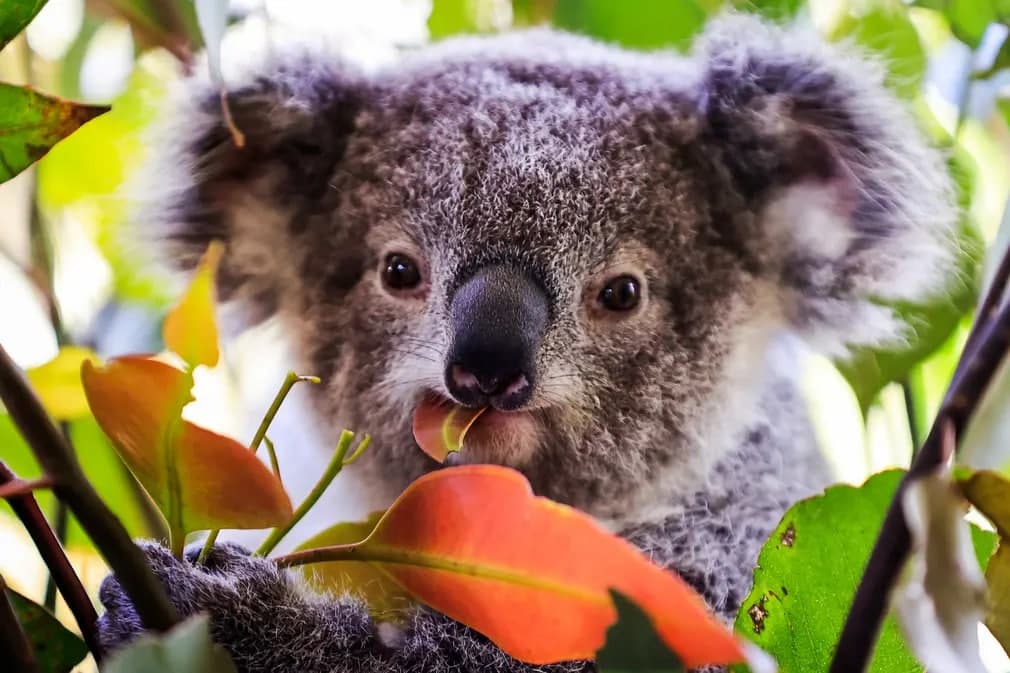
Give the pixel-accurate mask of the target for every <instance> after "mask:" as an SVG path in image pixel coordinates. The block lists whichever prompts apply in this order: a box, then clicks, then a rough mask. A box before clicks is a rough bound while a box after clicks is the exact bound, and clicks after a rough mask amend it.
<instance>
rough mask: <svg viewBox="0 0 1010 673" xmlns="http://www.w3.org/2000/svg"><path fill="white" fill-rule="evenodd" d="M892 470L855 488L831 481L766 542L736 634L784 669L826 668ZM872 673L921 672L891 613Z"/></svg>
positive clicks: (891, 485) (896, 477)
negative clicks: (757, 646)
mask: <svg viewBox="0 0 1010 673" xmlns="http://www.w3.org/2000/svg"><path fill="white" fill-rule="evenodd" d="M901 477H902V472H901V471H899V470H891V471H887V472H882V473H880V474H877V475H874V476H873V477H870V479H868V480H867V481H866V483H865V484H863V485H862V486H860V487H858V488H856V487H852V486H848V485H839V486H832V487H830V488H828V489H827V490H826V491H825V492H824V493H823V494H822V495H818V496H815V497H812V498H809V499H806V500H802V501H800V502H799V503H797V504H796V505H794V506H793V507H792V508H791V509H790V510H789V511H788V512H786V514H785V516H784V517H783V518H782V521H781V523H779V525H778V527H777V528H776V529H775V531H774V532H773V533H772V535H771V537H770V538H769V539H768V542H766V543H765V546H764V548H763V549H762V550H761V555H760V557H759V558H758V565H757V570H755V572H754V588H753V589H752V590H751V593H750V595H749V596H747V598H746V599H745V600H744V601H743V603H742V605H741V607H740V612H739V614H738V615H737V619H736V631H737V632H738V633H740V634H742V635H744V636H745V637H747V638H749V639H751V640H752V641H754V642H755V643H756V644H757V645H759V646H760V647H761V648H762V649H763V650H764V651H766V652H767V653H768V654H770V655H771V656H772V657H774V658H775V659H776V660H777V661H778V665H779V671H780V672H781V673H810V672H811V671H826V670H828V668H829V664H830V662H831V655H832V648H833V646H834V644H835V642H837V640H838V635H839V634H840V633H841V630H842V624H843V623H844V621H845V617H846V615H847V613H848V611H849V606H850V605H851V604H852V598H853V596H854V595H855V591H856V586H857V585H858V583H859V579H860V577H861V576H862V573H863V569H864V568H865V567H866V561H867V559H868V558H869V555H870V550H871V549H872V547H873V543H874V541H875V539H876V537H877V533H878V532H879V530H880V526H881V524H882V523H883V520H884V514H885V512H886V511H887V507H888V505H889V504H890V502H891V500H892V498H893V497H894V493H895V491H896V489H897V487H898V482H899V481H900V480H901ZM868 670H869V671H872V672H873V673H891V672H898V671H901V672H903V673H904V672H910V671H920V670H922V667H921V666H920V665H919V664H918V663H917V662H916V660H915V658H914V657H913V656H912V653H911V652H909V650H908V649H907V647H906V646H905V644H904V642H903V641H902V638H901V635H900V633H899V631H898V628H897V625H896V624H895V621H894V619H893V617H888V618H887V620H886V621H885V622H884V627H883V629H882V631H881V634H880V639H879V641H878V643H877V647H876V650H875V652H874V656H873V660H872V663H871V665H870V668H869V669H868Z"/></svg>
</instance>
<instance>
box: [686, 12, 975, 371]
mask: <svg viewBox="0 0 1010 673" xmlns="http://www.w3.org/2000/svg"><path fill="white" fill-rule="evenodd" d="M811 33H812V31H811V30H810V29H807V30H805V31H800V30H789V29H783V28H780V27H776V26H772V25H769V24H767V23H765V22H763V21H761V20H758V19H756V18H752V17H746V16H741V15H729V16H726V17H723V18H720V19H718V20H716V21H715V22H713V23H712V24H711V25H710V26H709V28H708V30H707V31H706V34H705V35H704V36H703V38H702V39H701V40H700V43H699V44H698V46H697V47H696V50H695V53H694V57H695V58H696V59H697V60H698V62H699V65H700V67H701V70H702V72H703V73H704V74H703V77H702V80H701V85H700V87H701V88H700V92H699V105H700V107H701V113H702V115H703V119H704V123H703V126H704V128H705V130H704V131H703V135H702V140H703V142H705V143H706V145H707V148H706V149H707V151H709V152H710V155H711V156H714V157H715V158H716V160H717V162H718V165H719V166H721V167H722V168H721V169H722V170H724V171H725V173H726V174H727V179H728V180H729V181H730V182H731V183H732V184H733V186H734V191H735V192H736V193H737V194H739V195H740V196H741V197H742V198H743V199H744V201H745V203H746V210H747V211H748V212H749V213H750V214H751V215H750V218H751V222H750V223H749V224H748V225H745V226H744V228H745V229H746V230H747V231H744V232H740V234H741V235H742V236H744V237H745V238H746V239H747V241H748V244H749V246H750V250H749V252H750V254H752V255H753V256H754V257H755V259H756V260H757V262H758V267H759V268H760V269H761V270H762V273H764V274H767V275H768V276H769V277H770V278H771V279H772V280H773V281H774V285H773V286H774V287H776V288H777V290H776V291H777V292H778V293H779V295H780V299H781V302H780V303H781V306H782V309H783V311H784V314H785V315H786V317H787V319H788V320H789V322H790V323H791V325H792V326H793V327H795V328H796V329H797V330H798V331H799V332H800V333H802V334H803V335H804V336H805V337H806V338H807V339H808V340H809V341H811V342H812V343H813V344H814V345H815V346H816V347H819V348H821V349H822V350H824V351H826V352H829V353H832V354H839V353H841V352H844V350H845V348H846V346H847V345H849V344H859V343H874V342H879V341H881V340H886V339H888V338H890V337H893V336H895V334H896V325H895V321H894V319H893V316H892V315H891V313H890V311H888V310H887V309H886V308H884V307H883V306H882V305H881V304H880V300H894V299H900V300H916V299H922V298H924V297H925V296H927V295H929V294H931V293H936V292H941V291H943V289H944V287H945V283H946V282H947V281H948V280H949V278H950V276H949V274H950V273H951V272H952V271H953V267H954V264H953V257H954V250H955V246H954V236H953V232H954V229H955V226H956V223H957V209H956V206H955V198H954V193H953V188H952V184H951V181H950V178H949V176H948V174H947V171H946V168H945V165H944V161H943V157H942V155H941V154H940V153H939V152H938V151H936V150H935V149H933V148H932V147H930V146H929V143H928V142H927V141H926V139H925V138H924V136H923V134H922V133H921V131H920V130H919V128H918V127H917V124H916V122H915V120H914V118H913V116H912V115H911V113H910V112H909V111H908V109H907V108H906V106H905V105H904V104H903V103H902V102H900V101H899V100H898V99H897V98H896V97H895V96H894V95H893V94H891V93H890V92H889V91H888V90H887V89H886V87H885V85H884V76H883V69H882V68H880V67H878V64H875V63H873V62H872V61H869V60H867V59H866V58H863V57H861V56H860V55H857V54H856V53H855V52H854V51H852V50H849V49H843V48H840V47H835V46H831V45H827V44H825V43H823V42H821V41H820V40H819V39H818V38H817V37H816V36H815V35H812V34H811Z"/></svg>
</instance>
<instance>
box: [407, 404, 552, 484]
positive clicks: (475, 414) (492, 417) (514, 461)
mask: <svg viewBox="0 0 1010 673" xmlns="http://www.w3.org/2000/svg"><path fill="white" fill-rule="evenodd" d="M413 432H414V439H415V441H416V442H417V445H418V447H419V449H420V450H422V451H424V452H425V453H426V454H428V455H429V456H430V457H432V458H433V459H435V460H436V461H437V462H439V463H443V462H447V463H450V464H452V463H496V464H501V465H512V466H517V465H519V464H521V463H522V462H524V461H525V459H526V458H528V457H529V455H530V454H531V453H532V452H533V451H534V450H535V448H536V444H537V441H538V439H539V435H540V432H539V425H538V423H537V422H536V420H535V419H534V417H533V415H532V414H531V413H529V412H527V411H501V410H499V409H494V408H492V407H485V408H481V409H475V408H470V407H465V406H463V405H460V404H457V403H456V402H454V401H452V400H449V399H447V398H446V397H444V396H442V395H439V394H437V393H435V392H427V393H425V394H424V395H422V396H421V398H420V399H419V400H418V403H417V406H416V407H415V409H414V419H413Z"/></svg>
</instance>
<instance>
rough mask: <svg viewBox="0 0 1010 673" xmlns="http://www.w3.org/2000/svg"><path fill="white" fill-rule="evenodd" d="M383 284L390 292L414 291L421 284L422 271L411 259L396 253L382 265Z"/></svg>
mask: <svg viewBox="0 0 1010 673" xmlns="http://www.w3.org/2000/svg"><path fill="white" fill-rule="evenodd" d="M382 283H383V284H384V285H385V286H386V287H387V288H389V289H390V290H413V289H414V288H416V287H417V286H418V285H420V284H421V270H420V269H419V268H418V266H417V262H415V261H414V260H412V259H411V258H410V257H407V256H406V255H404V254H401V253H398V252H394V253H391V254H389V255H386V260H385V262H384V263H383V265H382Z"/></svg>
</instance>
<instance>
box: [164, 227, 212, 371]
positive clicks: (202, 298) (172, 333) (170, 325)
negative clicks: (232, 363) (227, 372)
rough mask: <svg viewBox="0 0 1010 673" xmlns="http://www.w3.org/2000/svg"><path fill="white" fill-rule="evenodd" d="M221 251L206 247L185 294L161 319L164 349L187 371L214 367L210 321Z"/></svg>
mask: <svg viewBox="0 0 1010 673" xmlns="http://www.w3.org/2000/svg"><path fill="white" fill-rule="evenodd" d="M223 252H224V247H223V246H222V244H221V243H220V242H218V241H215V242H213V243H211V244H210V247H209V248H207V252H206V253H204V256H203V259H202V260H200V265H199V266H198V267H197V269H196V273H195V274H194V275H193V280H191V281H190V284H189V287H188V288H187V289H186V293H185V294H184V295H183V296H182V299H180V300H179V303H178V304H177V305H176V306H175V308H173V309H172V310H171V312H169V314H168V315H167V316H166V317H165V325H164V327H163V328H162V332H163V335H164V338H165V345H166V346H167V347H168V348H169V350H172V351H175V353H177V354H178V355H179V357H181V358H182V359H183V360H185V361H186V362H187V363H188V364H189V366H190V367H196V366H197V365H207V366H208V367H213V366H214V365H216V364H217V361H218V358H219V357H220V354H219V352H218V347H217V341H218V336H217V319H216V318H215V317H214V297H215V291H214V279H215V277H216V276H217V267H218V264H219V263H220V261H221V254H222V253H223Z"/></svg>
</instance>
